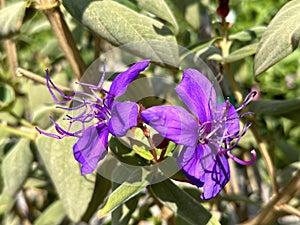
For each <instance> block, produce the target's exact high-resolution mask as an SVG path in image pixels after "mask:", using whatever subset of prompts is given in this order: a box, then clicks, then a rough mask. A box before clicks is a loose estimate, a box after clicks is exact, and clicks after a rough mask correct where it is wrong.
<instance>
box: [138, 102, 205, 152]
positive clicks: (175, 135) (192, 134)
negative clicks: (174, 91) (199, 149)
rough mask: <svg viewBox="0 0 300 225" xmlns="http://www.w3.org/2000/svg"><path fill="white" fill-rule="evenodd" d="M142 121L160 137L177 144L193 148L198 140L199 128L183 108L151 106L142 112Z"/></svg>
mask: <svg viewBox="0 0 300 225" xmlns="http://www.w3.org/2000/svg"><path fill="white" fill-rule="evenodd" d="M141 116H142V119H143V121H144V122H145V123H147V124H149V125H150V126H151V127H153V128H154V129H155V130H157V131H158V132H159V133H160V135H161V136H163V137H165V138H168V139H170V140H172V141H174V142H175V143H177V144H182V145H187V146H193V145H195V143H196V141H197V139H198V129H199V126H198V124H197V122H196V120H195V119H194V118H193V117H192V115H191V114H190V113H188V112H187V111H186V110H185V109H184V108H182V107H179V106H153V107H151V108H149V109H146V110H144V111H142V113H141Z"/></svg>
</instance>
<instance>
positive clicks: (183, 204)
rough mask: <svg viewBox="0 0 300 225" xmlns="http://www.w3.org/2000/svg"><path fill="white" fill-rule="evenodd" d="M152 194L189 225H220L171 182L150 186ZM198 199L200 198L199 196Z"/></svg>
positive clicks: (166, 181)
mask: <svg viewBox="0 0 300 225" xmlns="http://www.w3.org/2000/svg"><path fill="white" fill-rule="evenodd" d="M150 188H151V190H152V192H153V194H154V195H155V196H156V197H157V198H158V199H159V200H160V201H161V202H162V203H163V204H164V205H166V206H167V207H168V208H170V209H171V210H172V211H174V212H175V213H176V214H178V215H179V216H180V217H182V218H183V219H184V220H186V221H187V222H188V223H189V224H194V225H206V224H220V223H219V222H218V221H217V220H216V219H215V218H214V217H212V215H211V214H210V212H209V211H208V210H207V209H205V208H204V207H203V206H202V205H201V204H200V203H199V202H197V201H196V200H195V199H194V198H192V197H191V196H190V195H188V194H187V193H185V192H184V191H183V190H181V189H180V188H179V187H178V186H176V185H175V184H174V183H173V182H172V181H171V180H169V179H167V180H165V181H163V182H161V183H157V184H153V185H151V186H150ZM199 198H200V196H199Z"/></svg>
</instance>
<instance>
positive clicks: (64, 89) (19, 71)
mask: <svg viewBox="0 0 300 225" xmlns="http://www.w3.org/2000/svg"><path fill="white" fill-rule="evenodd" d="M16 73H17V76H19V77H21V76H24V77H27V78H29V79H31V80H33V81H35V82H37V83H40V84H44V85H46V83H47V82H46V79H45V78H43V77H41V76H40V75H38V74H35V73H33V72H31V71H28V70H25V69H22V68H18V69H17V72H16ZM55 86H57V87H58V88H59V89H60V90H61V91H62V92H64V93H66V94H67V93H71V92H73V91H72V90H71V89H69V88H67V87H64V86H61V85H59V84H55ZM51 88H53V87H52V86H51Z"/></svg>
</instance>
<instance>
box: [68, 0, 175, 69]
mask: <svg viewBox="0 0 300 225" xmlns="http://www.w3.org/2000/svg"><path fill="white" fill-rule="evenodd" d="M62 2H63V5H64V6H65V8H66V9H67V10H68V11H69V12H70V13H71V15H72V16H73V17H74V18H76V19H78V20H79V21H80V22H81V23H82V24H83V25H85V26H86V27H88V28H90V29H91V30H92V31H94V32H96V33H97V34H99V35H100V36H101V37H102V38H104V39H106V40H107V41H109V42H110V43H112V44H114V45H117V46H123V48H124V49H125V50H127V51H129V52H131V53H134V54H136V55H138V56H141V57H144V58H149V59H151V60H153V61H163V62H165V63H168V64H171V65H176V64H177V63H178V49H177V42H176V39H175V37H174V35H173V33H172V32H171V30H170V29H169V28H168V27H166V26H165V25H164V24H162V23H161V22H159V21H157V20H154V19H152V18H150V17H147V16H144V15H142V14H139V13H137V12H135V11H133V10H132V9H129V8H127V7H126V6H124V5H122V4H120V3H118V2H115V1H108V0H103V1H93V0H87V1H84V2H82V1H79V0H75V1H74V0H63V1H62ZM130 43H131V45H127V46H124V45H126V44H130ZM132 43H135V44H132Z"/></svg>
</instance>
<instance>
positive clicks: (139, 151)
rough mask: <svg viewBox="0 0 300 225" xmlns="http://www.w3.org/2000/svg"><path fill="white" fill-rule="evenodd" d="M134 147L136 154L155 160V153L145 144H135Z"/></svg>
mask: <svg viewBox="0 0 300 225" xmlns="http://www.w3.org/2000/svg"><path fill="white" fill-rule="evenodd" d="M132 149H133V151H134V152H135V153H136V154H138V155H139V156H141V157H142V158H144V159H147V160H153V155H152V154H151V153H150V151H149V150H147V149H146V148H145V146H143V145H142V146H137V145H133V146H132Z"/></svg>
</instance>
